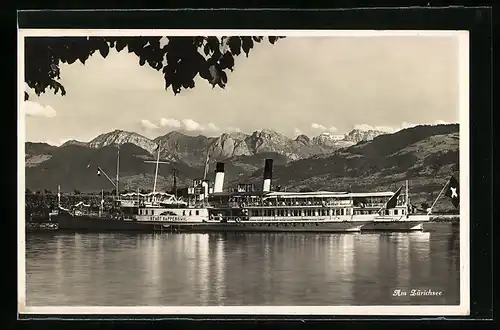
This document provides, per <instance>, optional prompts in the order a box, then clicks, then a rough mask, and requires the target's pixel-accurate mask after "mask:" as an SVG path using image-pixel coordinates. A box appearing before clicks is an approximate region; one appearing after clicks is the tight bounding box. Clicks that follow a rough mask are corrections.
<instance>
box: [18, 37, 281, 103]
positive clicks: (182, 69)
mask: <svg viewBox="0 0 500 330" xmlns="http://www.w3.org/2000/svg"><path fill="white" fill-rule="evenodd" d="M281 38H284V37H273V36H270V37H266V38H265V37H249V36H243V37H238V36H228V37H214V36H209V37H203V36H193V37H184V36H176V37H166V38H162V37H159V36H151V37H150V36H143V37H28V38H26V39H25V82H26V84H27V85H28V86H29V87H30V88H32V89H33V90H34V92H35V93H36V95H38V96H39V95H40V94H41V93H44V92H45V91H46V90H47V89H50V90H53V92H54V94H57V93H60V94H61V95H65V94H66V89H65V88H64V86H63V85H62V84H61V83H60V82H59V80H60V78H61V76H60V73H61V72H60V63H68V64H73V63H75V62H77V61H79V62H81V63H82V64H85V62H86V61H87V60H88V59H89V57H90V56H92V55H94V54H95V53H99V54H100V56H102V57H104V58H106V57H107V56H108V54H109V52H110V49H111V48H114V49H116V51H118V52H120V51H123V50H125V49H126V51H128V52H129V53H133V54H135V55H136V56H137V58H138V62H139V64H140V65H141V66H143V65H146V64H147V65H149V66H150V67H151V68H153V69H155V70H157V71H158V72H161V73H162V74H163V77H164V79H165V89H166V90H168V89H169V88H170V89H171V90H172V91H173V92H174V94H178V93H180V92H181V90H183V89H188V88H193V87H195V77H196V76H197V75H199V76H200V77H201V78H203V79H204V80H206V81H208V82H209V83H210V84H211V85H212V87H215V86H218V87H220V88H225V86H226V84H227V82H228V76H227V73H228V71H231V72H232V71H233V69H234V57H235V56H238V55H240V54H242V53H244V54H245V55H246V56H247V57H248V54H249V53H250V51H251V49H252V48H253V47H254V46H255V45H256V44H258V43H260V42H262V41H263V40H265V39H267V41H268V42H270V43H271V44H274V43H275V42H276V41H278V40H279V39H281ZM26 99H28V94H27V93H25V100H26Z"/></svg>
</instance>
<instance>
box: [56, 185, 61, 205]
mask: <svg viewBox="0 0 500 330" xmlns="http://www.w3.org/2000/svg"><path fill="white" fill-rule="evenodd" d="M57 208H58V209H60V208H61V186H60V185H57Z"/></svg>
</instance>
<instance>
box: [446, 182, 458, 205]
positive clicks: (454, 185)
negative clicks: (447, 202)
mask: <svg viewBox="0 0 500 330" xmlns="http://www.w3.org/2000/svg"><path fill="white" fill-rule="evenodd" d="M444 195H445V196H447V197H449V198H451V203H452V204H453V206H455V208H458V205H459V204H460V184H459V183H458V181H457V179H455V177H454V176H452V177H451V178H450V181H449V182H448V186H447V187H446V193H445V194H444Z"/></svg>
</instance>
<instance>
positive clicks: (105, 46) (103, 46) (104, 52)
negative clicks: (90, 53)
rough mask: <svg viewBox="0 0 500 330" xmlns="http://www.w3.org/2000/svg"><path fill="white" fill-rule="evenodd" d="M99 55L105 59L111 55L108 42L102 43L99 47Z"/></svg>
mask: <svg viewBox="0 0 500 330" xmlns="http://www.w3.org/2000/svg"><path fill="white" fill-rule="evenodd" d="M99 53H101V56H102V57H103V58H106V56H108V54H109V46H108V43H107V42H105V41H104V42H102V43H101V45H99Z"/></svg>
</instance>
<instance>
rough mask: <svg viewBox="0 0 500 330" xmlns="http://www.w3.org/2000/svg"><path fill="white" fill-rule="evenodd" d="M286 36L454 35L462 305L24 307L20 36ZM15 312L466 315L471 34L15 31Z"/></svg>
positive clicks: (467, 298)
mask: <svg viewBox="0 0 500 330" xmlns="http://www.w3.org/2000/svg"><path fill="white" fill-rule="evenodd" d="M159 35H161V36H166V35H168V36H194V35H200V36H206V35H212V36H227V35H239V36H255V35H259V36H287V37H388V36H406V37H419V36H425V37H452V36H456V37H457V38H458V52H459V68H458V70H459V81H458V84H459V99H460V100H459V130H460V131H459V132H460V133H459V134H460V147H459V150H460V151H459V152H460V192H461V194H460V195H461V196H460V305H456V306H441V305H432V306H426V305H425V306H424V305H422V306H397V305H394V306H392V305H391V306H206V307H201V306H200V307H191V306H133V307H127V306H109V307H107V306H92V307H90V306H73V307H69V306H51V307H34V306H27V305H26V264H25V253H26V251H25V244H26V242H25V230H26V229H25V228H26V227H25V206H24V205H25V158H24V154H25V117H24V114H23V113H22V107H21V105H22V103H23V102H24V38H25V37H32V36H52V37H62V36H159ZM18 54H19V55H18V110H17V113H18V123H17V125H18V141H17V142H18V143H17V147H18V159H17V161H18V173H17V180H18V205H17V210H18V313H20V314H26V315H29V314H95V315H99V314H118V315H142V314H158V315H167V314H171V315H188V314H207V315H216V314H219V315H256V314H260V315H311V316H312V315H366V316H375V315H387V316H389V315H397V316H405V315H408V316H411V315H415V316H449V315H468V314H469V313H470V260H469V257H470V249H469V248H470V247H469V242H470V233H469V221H470V220H469V209H470V205H469V203H470V199H469V193H470V192H469V187H470V186H469V32H468V31H419V30H405V31H396V30H384V31H376V30H164V29H162V30H159V29H147V30H137V29H127V30H112V29H74V30H69V29H19V30H18Z"/></svg>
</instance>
